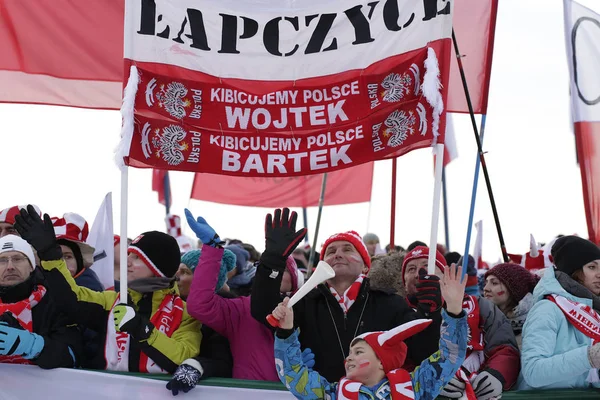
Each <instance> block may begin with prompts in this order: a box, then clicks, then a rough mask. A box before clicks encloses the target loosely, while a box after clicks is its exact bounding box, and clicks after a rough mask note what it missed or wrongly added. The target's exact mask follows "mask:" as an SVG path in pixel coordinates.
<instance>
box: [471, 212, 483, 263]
mask: <svg viewBox="0 0 600 400" xmlns="http://www.w3.org/2000/svg"><path fill="white" fill-rule="evenodd" d="M475 229H477V237H476V238H475V248H474V249H473V258H474V259H475V269H476V270H479V269H480V268H483V265H482V264H483V261H482V258H481V254H482V250H481V248H482V246H483V221H481V220H480V221H477V222H476V223H475Z"/></svg>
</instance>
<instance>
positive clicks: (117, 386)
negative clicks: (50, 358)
mask: <svg viewBox="0 0 600 400" xmlns="http://www.w3.org/2000/svg"><path fill="white" fill-rule="evenodd" d="M177 398H183V399H222V400H228V399H231V400H234V399H236V400H237V399H244V400H271V399H293V398H294V396H292V395H291V394H290V393H289V392H287V391H282V390H261V389H242V388H236V387H221V386H201V385H199V386H197V387H196V388H195V389H193V390H192V391H191V392H188V393H185V394H180V395H179V396H177ZM0 399H2V400H42V399H65V400H67V399H69V400H70V399H79V400H83V399H85V400H104V399H106V400H173V399H174V397H173V395H172V394H171V392H170V391H168V390H167V389H166V382H165V381H159V380H154V379H146V378H138V377H133V376H127V375H117V374H109V373H105V372H94V371H82V370H76V369H64V368H59V369H54V370H43V369H41V368H40V367H38V366H35V365H15V364H0Z"/></svg>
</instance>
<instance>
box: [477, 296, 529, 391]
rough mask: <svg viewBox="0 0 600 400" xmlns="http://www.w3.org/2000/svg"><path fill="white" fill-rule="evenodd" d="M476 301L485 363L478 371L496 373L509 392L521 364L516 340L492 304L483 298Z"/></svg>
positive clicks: (507, 321) (508, 324)
mask: <svg viewBox="0 0 600 400" xmlns="http://www.w3.org/2000/svg"><path fill="white" fill-rule="evenodd" d="M477 301H478V302H479V315H480V321H482V322H483V328H482V329H483V340H484V343H485V347H484V349H483V353H484V355H485V361H484V362H483V364H482V366H481V368H480V369H479V370H480V371H484V370H486V369H489V368H491V369H493V370H495V371H498V372H499V373H500V375H502V378H504V382H502V384H503V388H504V390H509V389H510V388H512V387H513V385H514V384H515V382H516V381H517V378H518V376H519V369H520V364H521V360H520V355H519V346H518V344H517V339H516V338H515V334H514V332H513V329H512V326H511V324H510V321H509V320H508V319H507V318H506V316H505V315H504V314H503V313H502V311H500V309H499V308H498V307H496V305H495V304H494V303H492V302H491V301H489V300H488V299H486V298H484V297H478V298H477Z"/></svg>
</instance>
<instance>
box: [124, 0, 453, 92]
mask: <svg viewBox="0 0 600 400" xmlns="http://www.w3.org/2000/svg"><path fill="white" fill-rule="evenodd" d="M142 3H144V2H140V1H130V2H127V3H126V10H125V48H124V55H125V58H128V59H132V60H137V61H144V62H159V63H164V64H171V65H177V66H180V67H184V68H188V69H191V70H195V71H200V72H204V73H206V74H210V75H213V76H219V77H222V78H240V79H254V80H267V81H270V80H295V79H302V78H308V77H313V76H324V75H330V74H335V73H340V72H343V71H348V70H354V69H360V68H365V67H367V66H369V65H371V64H373V63H375V62H377V61H379V60H383V59H386V58H388V57H392V56H395V55H397V54H403V53H406V52H408V51H411V50H414V49H418V48H423V47H425V46H427V45H428V44H429V43H431V42H433V41H436V40H438V39H443V38H446V39H448V38H450V37H451V33H452V16H451V15H438V16H437V17H436V19H435V20H432V21H423V18H424V16H425V10H424V7H423V1H422V0H404V1H402V2H401V3H400V4H399V16H398V18H397V23H399V24H400V25H404V24H405V23H407V22H408V21H412V22H411V23H410V25H408V26H406V27H404V28H402V29H401V30H399V31H392V30H389V29H387V28H386V24H385V22H384V16H383V15H384V13H383V10H384V2H379V3H372V2H371V1H370V0H356V1H352V2H341V1H339V0H303V1H293V0H285V1H272V0H248V1H244V2H240V1H237V0H221V1H218V2H217V1H213V0H164V1H160V2H156V14H155V15H156V16H158V15H160V16H161V19H160V22H158V21H157V22H156V24H155V26H154V32H155V35H152V34H139V33H137V32H138V31H139V30H140V19H141V13H142ZM388 3H389V2H388ZM369 4H376V5H375V7H374V9H373V10H372V15H370V11H369V10H370V8H371V7H370V6H369ZM386 4H387V3H386ZM390 4H391V3H390ZM356 6H362V7H361V12H362V13H363V15H365V16H369V19H368V21H369V27H370V33H371V37H372V38H374V39H375V40H373V41H371V42H370V43H362V44H359V45H353V44H352V42H353V41H354V40H355V30H354V28H353V26H352V23H351V22H350V21H349V19H348V17H347V16H346V14H345V13H344V11H345V10H348V9H350V8H352V7H356ZM188 8H189V9H193V10H201V11H202V20H203V24H204V27H205V28H206V29H205V31H206V35H207V43H208V47H209V48H210V50H200V49H196V48H193V47H191V40H190V39H189V38H188V37H187V36H186V35H189V32H190V26H189V25H190V24H189V23H188V24H187V26H185V29H184V31H183V34H182V35H181V36H180V38H181V40H182V41H183V43H178V42H175V41H173V40H172V38H176V37H177V36H178V32H179V31H180V28H181V27H182V22H183V21H184V20H185V19H186V10H188ZM188 12H189V11H188ZM327 13H333V14H336V19H335V21H334V24H333V26H332V27H331V29H330V30H329V31H328V32H327V36H326V39H325V41H324V44H323V46H322V48H321V51H319V52H318V53H312V54H305V51H306V48H307V45H308V43H309V42H310V41H311V38H313V33H314V31H315V27H316V26H317V24H318V22H319V20H320V16H321V15H323V14H327ZM220 14H228V15H232V16H237V21H238V26H237V29H238V32H239V33H241V32H242V30H243V28H244V26H243V23H242V22H241V21H242V18H240V17H247V18H251V19H252V20H254V21H256V22H257V23H258V27H257V28H258V31H257V32H256V34H254V35H253V36H251V37H250V38H246V39H238V40H237V42H236V48H237V51H239V53H238V54H229V53H219V49H220V48H221V44H222V43H221V42H222V39H221V36H222V29H223V17H222V16H221V15H220ZM311 15H312V16H317V17H316V18H312V19H310V23H309V24H308V27H307V26H306V17H308V16H311ZM282 16H283V17H291V16H295V17H298V22H299V29H298V30H297V31H296V30H295V29H294V28H293V27H292V24H291V23H290V22H289V21H280V28H279V36H280V38H279V42H278V43H279V45H280V47H281V52H282V53H289V52H291V51H292V50H293V49H294V47H295V46H298V49H297V51H296V52H295V53H294V54H291V55H288V56H285V57H279V56H274V55H272V54H270V53H269V52H268V51H267V50H266V48H265V45H264V43H263V34H264V30H265V25H266V23H267V22H269V21H271V20H273V19H276V18H281V17H282ZM411 18H412V19H411ZM440 19H441V20H443V21H444V23H439V22H440ZM167 27H168V29H169V38H168V39H165V38H161V37H158V36H156V33H160V32H162V31H164V30H165V29H167ZM334 38H335V39H336V44H337V49H330V50H327V51H323V49H325V48H328V47H329V46H330V45H331V43H332V41H333V40H334ZM356 46H360V48H359V49H360V51H350V50H351V49H355V48H356ZM190 55H191V56H190ZM357 55H358V56H357Z"/></svg>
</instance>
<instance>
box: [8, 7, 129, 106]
mask: <svg viewBox="0 0 600 400" xmlns="http://www.w3.org/2000/svg"><path fill="white" fill-rule="evenodd" d="M124 8H125V7H124V3H123V0H102V1H99V0H94V1H72V0H52V1H39V0H16V1H15V0H0V49H2V50H1V51H2V54H1V56H0V102H3V103H32V104H55V105H62V106H72V107H85V108H98V109H118V108H119V107H120V106H121V95H122V92H123V91H122V89H123V83H122V81H123V63H122V58H123V14H124Z"/></svg>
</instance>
